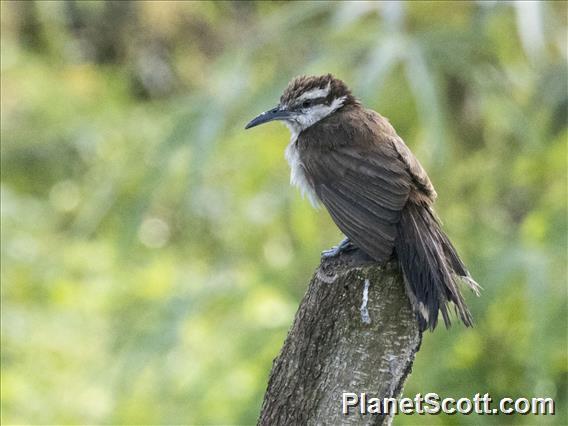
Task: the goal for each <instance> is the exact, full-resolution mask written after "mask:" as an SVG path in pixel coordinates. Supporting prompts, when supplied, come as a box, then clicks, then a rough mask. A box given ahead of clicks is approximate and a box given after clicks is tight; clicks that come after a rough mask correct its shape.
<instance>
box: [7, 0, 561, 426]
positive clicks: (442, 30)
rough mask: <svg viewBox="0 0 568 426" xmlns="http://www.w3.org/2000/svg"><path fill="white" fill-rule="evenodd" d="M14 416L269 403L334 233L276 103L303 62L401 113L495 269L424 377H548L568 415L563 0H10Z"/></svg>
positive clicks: (190, 418)
mask: <svg viewBox="0 0 568 426" xmlns="http://www.w3.org/2000/svg"><path fill="white" fill-rule="evenodd" d="M1 15H2V18H1V19H2V20H1V23H2V33H1V36H2V45H1V52H2V56H1V62H2V80H1V83H2V111H1V112H2V119H1V129H2V134H1V136H2V163H1V166H2V198H1V201H2V276H1V278H2V388H1V390H2V423H3V424H62V423H83V424H236V423H238V424H250V423H254V422H255V421H256V418H257V415H258V412H259V408H260V404H261V401H262V396H263V393H264V390H265V387H266V383H267V378H268V374H269V371H270V367H271V362H272V359H273V358H274V357H275V356H276V355H277V354H278V351H279V349H280V347H281V344H282V343H283V339H284V338H285V336H286V332H287V330H288V327H289V326H290V324H291V322H292V319H293V315H294V313H295V310H296V308H297V306H298V303H299V301H300V299H301V297H302V295H303V293H304V291H305V289H306V285H307V282H308V281H309V279H310V276H311V274H312V272H313V270H314V268H315V267H316V266H317V264H318V263H319V254H320V251H321V250H323V249H325V248H328V247H330V246H331V245H333V244H334V243H336V242H337V241H338V240H339V239H340V238H341V236H340V234H339V231H338V230H337V229H336V227H335V226H334V225H333V223H332V222H331V220H330V218H329V217H328V215H327V213H325V211H323V210H320V211H315V210H312V209H311V207H310V205H309V203H308V201H307V200H302V199H301V197H300V195H299V194H298V192H297V191H296V190H295V189H292V188H290V187H289V185H288V180H289V171H288V166H287V164H286V162H285V160H284V159H283V150H284V148H285V146H286V144H287V141H288V138H289V135H288V131H287V130H286V129H285V128H284V126H281V125H277V124H275V125H269V126H263V127H261V128H258V129H254V130H251V131H246V132H245V131H244V130H243V126H244V124H245V123H246V122H247V121H248V120H249V119H250V118H252V117H253V116H255V115H256V114H257V113H259V112H261V111H263V110H265V109H268V108H269V107H271V106H273V105H274V104H275V103H276V102H277V99H278V97H279V95H280V93H281V91H282V90H283V88H284V87H285V85H286V83H287V82H288V80H290V79H291V78H292V77H294V76H296V75H298V74H304V73H309V74H312V73H313V74H320V73H327V72H332V73H334V74H335V75H336V76H338V77H340V78H342V79H344V80H345V81H346V82H347V83H348V84H349V85H350V86H351V87H352V89H353V90H354V92H355V94H356V95H357V96H358V97H360V98H361V99H362V100H363V101H364V103H365V104H366V105H367V106H369V107H371V108H374V109H376V110H378V111H380V112H381V113H382V114H383V115H385V116H387V117H388V118H389V119H390V120H391V122H392V123H393V125H394V126H395V128H396V129H397V130H398V132H399V134H400V135H401V136H402V137H403V138H404V139H405V140H406V142H407V144H408V145H409V146H410V147H411V148H412V149H413V151H414V152H415V153H416V155H417V156H418V158H419V159H420V160H421V162H422V163H423V165H424V166H425V167H426V169H427V170H428V171H429V174H430V177H431V179H432V181H433V182H434V185H435V186H436V188H437V190H438V193H439V201H438V203H437V211H438V213H439V215H440V217H441V218H442V220H443V221H444V223H445V229H446V231H447V232H448V234H449V235H450V236H451V238H452V240H453V241H454V242H455V244H456V246H457V247H458V249H459V251H460V252H461V254H462V257H463V259H464V260H465V261H466V263H467V265H468V266H469V268H470V271H471V272H472V274H473V276H474V277H475V278H476V279H477V281H478V282H479V283H480V284H481V285H482V286H483V287H484V288H485V291H484V292H483V295H482V297H481V298H479V299H475V298H474V297H472V296H471V295H469V294H468V298H467V299H468V303H469V304H470V306H471V309H472V311H473V314H474V316H475V318H476V320H477V326H476V328H474V329H473V330H470V329H468V330H466V329H464V327H462V326H460V325H457V326H454V327H453V328H452V329H451V330H449V331H448V330H445V329H444V328H443V327H439V328H438V329H437V330H436V331H435V332H434V333H428V334H427V335H425V339H424V343H423V346H422V349H421V351H420V352H419V354H418V356H417V359H416V363H415V367H414V372H413V373H412V375H411V377H410V379H409V381H408V382H407V385H406V387H405V394H406V395H413V394H415V393H417V392H422V393H425V392H437V393H439V394H440V395H441V396H443V397H446V396H452V397H462V396H472V395H473V394H474V393H476V392H481V393H482V394H483V393H485V392H489V393H490V394H491V396H492V397H493V398H500V397H504V396H512V397H519V396H524V397H533V396H551V397H554V398H555V399H556V401H557V414H556V416H551V417H546V418H544V417H540V418H534V417H530V416H499V417H494V416H482V417H479V416H431V417H406V416H400V417H398V418H397V419H396V423H397V424H401V425H405V424H472V425H473V424H510V423H515V424H548V423H550V424H567V423H568V417H567V414H566V408H567V405H566V401H567V388H566V379H567V363H568V361H567V340H566V333H567V309H566V307H567V297H566V260H567V253H566V249H567V240H566V235H567V226H566V225H567V224H566V221H567V219H566V214H567V211H566V207H567V206H566V203H567V192H566V189H567V173H566V170H567V167H566V161H567V152H566V139H567V135H568V133H567V126H566V124H567V123H566V121H567V120H566V119H567V107H568V96H567V93H568V90H567V75H568V73H567V66H566V63H567V62H566V59H567V58H566V52H567V50H566V49H567V45H566V26H567V23H566V20H567V7H566V3H565V2H556V3H545V2H540V3H529V2H521V3H497V2H471V3H465V2H460V3H427V2H412V3H404V4H403V3H355V2H348V3H324V2H298V3H280V2H278V3H268V2H259V3H252V2H235V3H230V2H226V3H225V2H218V3H212V2H210V3H208V2H204V3H198V2H189V3H183V2H172V3H169V2H158V3H151V2H133V3H129V2H92V3H91V2H82V1H72V2H65V3H62V2H61V3H58V2H31V1H30V2H8V1H3V2H2V3H1Z"/></svg>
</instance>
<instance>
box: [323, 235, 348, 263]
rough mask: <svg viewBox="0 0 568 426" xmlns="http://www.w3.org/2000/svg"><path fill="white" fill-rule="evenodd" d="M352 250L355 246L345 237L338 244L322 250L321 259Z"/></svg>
mask: <svg viewBox="0 0 568 426" xmlns="http://www.w3.org/2000/svg"><path fill="white" fill-rule="evenodd" d="M352 250H355V246H354V245H353V244H351V241H349V239H348V238H345V239H344V240H343V241H341V242H340V243H339V244H338V245H336V246H333V247H332V248H330V249H328V250H324V251H322V252H321V257H322V259H331V258H334V257H337V256H339V255H340V254H341V253H345V252H348V251H352Z"/></svg>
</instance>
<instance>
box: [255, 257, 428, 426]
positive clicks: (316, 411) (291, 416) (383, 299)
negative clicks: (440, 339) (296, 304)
mask: <svg viewBox="0 0 568 426" xmlns="http://www.w3.org/2000/svg"><path fill="white" fill-rule="evenodd" d="M421 341H422V335H421V333H420V332H419V330H418V326H417V322H416V319H415V315H414V313H413V311H412V308H411V307H410V304H409V301H408V297H407V296H406V293H405V291H404V283H403V280H402V277H401V275H400V272H399V269H398V266H397V265H396V263H394V262H391V263H388V264H386V265H384V266H377V265H376V264H373V263H369V262H367V261H364V260H362V259H361V258H360V254H358V253H357V252H356V253H355V254H353V255H350V256H344V255H343V256H341V257H340V258H339V259H337V260H334V261H323V262H322V264H321V265H320V267H319V268H318V270H317V271H316V273H315V275H314V277H313V279H312V281H311V283H310V285H309V288H308V291H307V293H306V295H305V296H304V299H303V300H302V303H301V304H300V308H299V309H298V312H297V314H296V318H295V320H294V324H293V325H292V328H291V330H290V332H289V333H288V337H287V338H286V341H285V343H284V347H283V348H282V350H281V353H280V355H279V356H278V358H277V359H276V360H275V361H274V364H273V366H272V372H271V373H270V379H269V382H268V389H267V391H266V394H265V396H264V402H263V404H262V409H261V414H260V418H259V421H258V423H259V424H260V425H288V424H352V423H353V424H361V420H363V419H362V417H361V415H360V414H359V411H358V410H357V409H351V412H350V414H349V415H344V414H343V413H342V397H343V392H354V393H356V394H359V393H360V392H367V393H368V394H372V396H373V397H378V398H389V397H397V396H398V395H400V394H401V392H402V387H403V385H404V382H405V380H406V377H407V376H408V374H409V373H410V371H411V367H412V363H413V361H414V356H415V354H416V352H417V351H418V349H419V348H420V343H421ZM364 420H365V421H370V422H371V423H374V424H388V423H389V422H390V418H388V417H384V416H381V415H372V416H367V418H366V419H364Z"/></svg>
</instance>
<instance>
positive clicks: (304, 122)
mask: <svg viewBox="0 0 568 426" xmlns="http://www.w3.org/2000/svg"><path fill="white" fill-rule="evenodd" d="M356 103H357V100H356V99H355V98H354V97H353V95H352V94H351V91H350V90H349V89H348V88H347V86H346V85H345V83H343V81H341V80H339V79H337V78H334V77H333V76H332V75H331V74H326V75H322V76H301V77H296V78H295V79H293V80H292V81H291V82H290V83H288V87H286V89H285V90H284V93H283V94H282V96H281V97H280V103H279V104H278V105H277V106H276V107H275V108H272V109H271V110H268V111H266V112H263V113H262V114H260V115H259V116H258V117H256V118H254V119H253V120H251V122H250V123H248V124H247V125H246V127H245V129H250V128H251V127H254V126H258V125H259V124H264V123H268V122H269V121H274V120H280V121H283V122H284V123H285V124H286V125H287V126H288V128H289V129H290V131H291V132H292V135H293V137H294V136H295V135H296V136H297V135H298V134H299V133H300V132H301V131H302V130H305V129H307V128H308V127H310V126H312V125H313V124H315V123H317V122H318V121H320V120H321V119H323V118H325V117H328V116H330V115H331V114H333V113H334V112H336V111H338V110H339V109H341V108H342V107H344V106H347V105H353V104H356Z"/></svg>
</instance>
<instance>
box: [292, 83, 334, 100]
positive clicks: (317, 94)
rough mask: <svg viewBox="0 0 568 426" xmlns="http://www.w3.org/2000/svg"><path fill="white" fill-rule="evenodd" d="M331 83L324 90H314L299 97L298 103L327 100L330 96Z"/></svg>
mask: <svg viewBox="0 0 568 426" xmlns="http://www.w3.org/2000/svg"><path fill="white" fill-rule="evenodd" d="M330 86H331V83H328V84H327V86H326V87H324V88H323V89H312V90H310V91H309V92H306V93H304V94H302V95H301V96H299V97H298V101H306V100H309V99H317V98H325V97H326V96H327V95H329V91H330V89H331V87H330Z"/></svg>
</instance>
